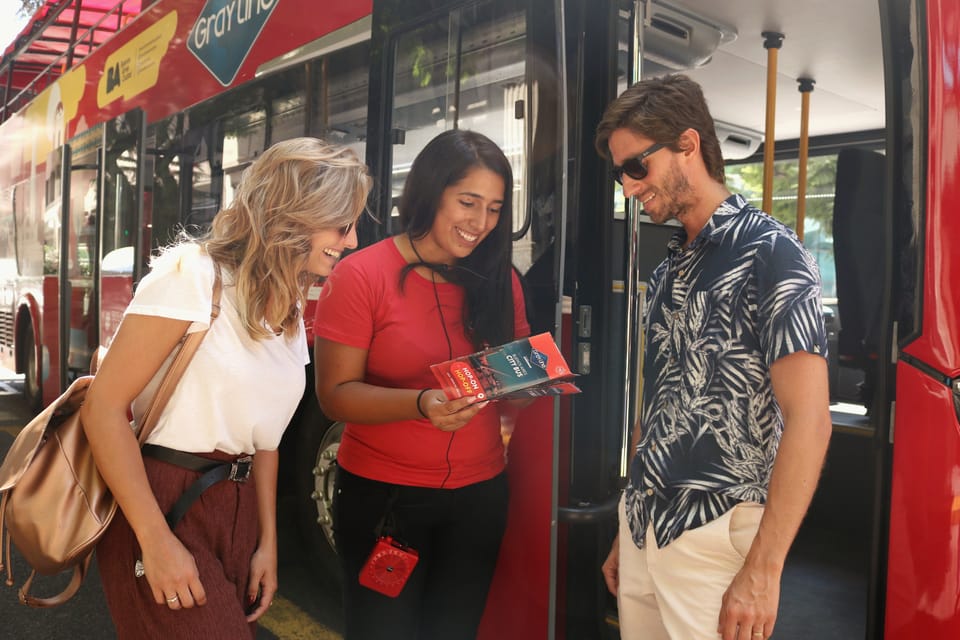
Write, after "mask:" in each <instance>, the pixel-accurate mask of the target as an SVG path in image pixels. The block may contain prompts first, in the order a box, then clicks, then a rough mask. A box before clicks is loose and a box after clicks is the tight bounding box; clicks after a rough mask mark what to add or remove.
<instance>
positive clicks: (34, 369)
mask: <svg viewBox="0 0 960 640" xmlns="http://www.w3.org/2000/svg"><path fill="white" fill-rule="evenodd" d="M20 346H21V348H22V349H23V351H22V353H23V360H22V363H23V373H24V376H23V396H24V399H25V400H26V401H27V407H29V409H30V410H31V411H39V410H40V405H41V401H42V400H43V393H42V390H41V388H40V366H39V364H38V361H37V340H36V337H35V336H34V333H33V324H31V323H30V321H29V320H27V322H25V323H24V325H23V333H22V335H21V339H20Z"/></svg>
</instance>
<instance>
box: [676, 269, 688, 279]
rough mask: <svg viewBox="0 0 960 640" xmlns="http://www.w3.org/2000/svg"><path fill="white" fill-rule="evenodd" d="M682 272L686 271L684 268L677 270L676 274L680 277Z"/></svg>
mask: <svg viewBox="0 0 960 640" xmlns="http://www.w3.org/2000/svg"><path fill="white" fill-rule="evenodd" d="M684 273H686V270H684V269H680V271H677V275H678V276H680V277H681V278H682V277H683V274H684Z"/></svg>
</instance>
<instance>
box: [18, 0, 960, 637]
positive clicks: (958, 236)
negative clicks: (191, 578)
mask: <svg viewBox="0 0 960 640" xmlns="http://www.w3.org/2000/svg"><path fill="white" fill-rule="evenodd" d="M321 7H322V8H321ZM777 34H780V35H777ZM958 43H960V6H958V5H957V3H956V2H954V1H952V0H844V1H843V2H832V3H797V2H795V0H741V1H740V2H726V3H720V2H715V1H714V0H595V1H592V2H586V1H585V0H326V1H325V2H323V3H319V4H318V3H316V2H314V1H313V0H202V1H201V0H159V1H156V2H148V1H147V0H143V1H142V2H137V1H136V0H126V2H119V3H116V4H114V2H113V0H47V1H46V2H45V3H44V5H43V6H42V8H41V9H40V11H39V12H38V13H37V15H36V16H34V18H33V20H32V21H31V23H30V24H29V25H28V26H27V28H25V29H24V31H23V33H22V34H21V37H20V38H18V40H17V41H16V42H15V43H14V44H13V45H11V46H10V47H8V49H7V50H6V51H5V52H4V54H3V58H2V60H0V82H2V83H3V84H2V86H3V93H2V95H3V97H4V99H3V102H2V104H0V120H2V124H0V364H3V365H4V366H7V367H10V368H15V369H16V370H17V371H18V372H21V373H23V374H24V375H25V388H26V392H27V395H28V397H29V398H30V399H31V401H33V402H34V403H35V404H37V405H39V404H41V403H43V402H49V401H50V400H52V399H53V398H54V397H56V395H57V394H58V393H59V392H60V390H61V389H63V388H64V387H65V385H66V384H67V383H68V382H69V381H70V380H71V379H72V378H74V377H75V376H77V375H80V374H83V373H85V372H86V366H87V364H86V363H87V362H88V361H89V355H90V354H91V352H92V350H93V348H94V347H95V346H96V345H97V344H100V343H105V342H106V341H107V340H108V339H109V337H110V335H111V334H112V332H113V331H114V329H115V328H116V324H117V322H118V319H119V317H120V313H121V312H122V309H123V307H124V305H125V304H126V302H127V301H128V300H129V298H130V294H131V291H132V289H133V287H135V286H136V283H137V281H138V280H139V278H140V277H141V276H142V275H143V273H144V271H145V269H146V265H147V260H148V257H149V255H150V253H151V251H152V250H153V249H154V248H156V247H157V246H159V245H162V244H165V243H167V242H169V241H170V240H171V239H173V237H174V236H175V234H176V232H177V231H178V230H179V229H180V228H186V229H187V230H192V231H202V230H203V229H204V228H205V227H206V225H207V224H208V223H209V221H210V219H211V216H212V215H213V214H214V213H216V211H217V210H218V209H219V208H220V207H221V206H223V205H224V204H225V203H227V202H229V199H230V198H231V195H232V191H233V187H234V185H235V183H236V180H237V179H238V178H239V175H240V172H241V171H242V169H243V168H244V167H245V166H246V165H247V164H248V163H249V162H251V161H252V160H253V159H254V158H256V157H257V155H258V154H259V153H260V152H261V151H262V150H263V149H264V148H265V147H266V146H268V145H269V144H271V143H273V142H276V141H278V140H282V139H284V138H288V137H293V136H300V135H315V136H321V137H324V138H327V139H330V140H332V141H335V142H340V143H342V144H346V145H350V146H351V147H353V148H354V149H356V150H357V151H358V152H359V153H360V154H361V155H362V156H363V157H365V158H366V159H367V162H368V164H369V166H370V168H371V170H372V172H373V174H374V176H375V178H376V186H375V189H374V193H373V194H372V195H371V199H370V208H371V210H372V211H373V212H374V213H375V216H376V218H377V220H376V221H375V220H372V219H369V220H368V219H365V220H363V221H362V223H361V225H360V227H359V232H360V235H361V243H362V244H369V243H371V242H373V241H375V240H377V239H379V238H382V237H385V236H386V235H389V234H391V233H393V232H394V231H395V228H396V218H395V215H394V214H395V211H394V206H393V205H394V199H395V198H396V197H397V196H398V194H399V190H400V188H401V186H402V184H403V180H404V178H405V176H406V172H407V170H408V169H409V165H410V162H411V160H412V159H413V157H414V156H415V155H416V153H417V152H418V151H419V150H420V149H421V148H422V146H423V145H424V143H425V142H426V141H427V140H429V139H430V138H432V137H433V136H434V135H435V134H436V133H437V132H439V131H441V130H444V129H449V128H454V127H460V128H469V129H475V130H479V131H482V132H483V133H485V134H487V135H488V136H490V137H491V138H492V139H493V140H495V141H496V142H498V143H499V144H500V145H501V146H502V147H503V149H504V150H505V152H506V153H507V155H508V157H509V158H510V159H511V162H512V163H513V168H514V171H515V175H516V180H515V189H516V192H515V194H514V196H515V197H514V201H515V202H516V203H517V206H516V211H515V219H514V240H515V246H514V256H515V262H516V266H517V267H518V269H519V270H520V271H521V273H523V274H524V276H525V280H526V283H527V289H528V291H527V293H528V306H529V315H530V318H531V322H532V325H533V328H534V330H535V331H551V332H553V333H554V335H555V336H556V338H557V340H558V342H559V343H560V344H561V345H562V347H563V348H564V350H565V352H566V355H567V359H568V362H570V364H571V365H572V366H573V367H574V369H575V370H576V371H577V372H578V373H579V374H580V378H579V380H578V384H579V386H580V387H581V388H582V389H583V393H581V394H579V395H577V396H575V397H572V398H570V397H567V398H564V399H562V400H561V399H541V400H539V401H538V402H537V403H535V404H534V405H532V406H531V407H530V408H528V409H527V410H525V411H524V412H523V413H521V415H520V416H518V418H517V420H516V423H515V424H513V425H504V434H505V437H509V438H510V446H509V466H508V470H509V475H510V482H511V506H510V516H509V524H508V531H507V534H506V539H505V543H504V546H503V551H502V553H501V557H500V561H499V564H498V570H497V575H496V577H495V582H494V586H493V590H492V593H491V596H490V599H489V601H488V604H487V613H486V615H485V618H484V622H483V626H482V629H481V637H482V638H493V637H498V638H523V639H526V638H576V639H580V638H611V637H616V635H617V630H616V628H617V617H616V603H615V601H614V600H613V598H612V597H611V596H610V595H609V594H608V593H607V592H606V589H605V587H604V585H603V583H602V579H601V576H600V573H599V567H600V564H601V562H602V560H603V558H604V557H605V556H606V553H607V551H608V549H609V544H610V541H611V539H612V537H613V535H614V532H615V504H616V499H617V497H618V493H619V490H620V489H621V487H622V486H623V483H624V478H625V476H626V471H627V470H626V462H627V458H628V452H627V450H626V448H627V443H628V442H629V437H628V434H629V432H630V429H631V427H632V423H633V421H634V419H635V416H636V415H637V413H638V407H637V398H638V397H639V388H640V385H641V384H642V380H640V379H639V376H638V371H640V366H639V365H640V358H641V353H642V350H641V347H642V336H641V335H640V334H639V333H638V331H637V327H638V325H639V322H638V318H639V317H640V316H641V315H642V313H643V309H642V308H641V305H640V301H641V300H642V295H641V294H642V292H643V290H644V287H645V280H646V278H647V277H648V275H649V274H650V272H651V271H652V269H653V267H654V266H655V265H656V264H657V263H658V262H659V261H660V260H661V259H662V258H663V256H664V255H665V247H664V245H665V243H666V240H667V238H668V237H669V235H670V233H671V232H672V230H673V229H672V228H671V227H670V226H669V225H668V226H655V225H653V224H652V223H651V222H650V220H649V219H646V218H645V217H644V215H643V214H642V212H640V211H637V210H635V209H634V208H633V206H632V204H631V203H629V202H625V201H624V199H623V197H622V193H621V192H620V191H619V190H618V188H617V185H616V184H615V183H614V182H613V181H612V179H611V178H610V177H609V171H608V169H609V167H608V166H607V165H606V163H605V162H604V161H603V160H601V159H600V158H599V157H598V156H597V154H596V153H595V152H594V151H593V148H592V137H593V130H594V127H595V126H596V123H597V122H598V120H599V118H600V114H601V113H602V111H603V108H604V107H605V106H606V104H607V103H608V102H609V101H610V100H611V99H612V98H613V97H614V96H615V95H617V94H618V93H619V92H620V91H621V90H623V89H624V88H625V87H626V86H627V85H628V84H629V83H630V82H631V81H633V80H635V79H638V78H641V77H646V76H649V75H653V74H659V73H665V72H671V71H682V72H684V73H688V74H689V75H691V76H692V77H693V78H695V79H696V80H697V81H699V82H700V83H701V85H702V86H703V87H704V91H705V93H706V96H707V99H708V102H709V103H710V106H711V110H712V112H713V114H714V116H715V118H716V120H717V127H718V131H719V133H720V134H721V139H722V141H723V150H724V156H725V159H726V160H727V167H726V171H727V180H728V184H729V186H730V188H731V189H732V190H734V191H739V192H741V193H744V194H745V195H746V196H747V197H748V198H749V199H752V200H756V202H758V203H760V204H762V206H763V208H765V209H766V210H768V211H769V212H770V213H771V214H773V215H774V216H776V217H778V218H781V219H782V220H784V221H785V222H787V223H788V224H791V225H795V227H796V228H797V231H798V233H802V234H803V238H804V242H805V244H806V245H807V246H808V248H810V250H811V251H812V252H813V253H814V255H815V256H816V257H817V260H818V262H819V264H820V267H821V272H822V274H823V279H824V299H823V304H824V309H825V311H826V317H827V321H828V331H829V336H830V353H831V356H830V379H831V401H832V403H833V404H832V406H831V409H832V414H833V418H834V437H833V440H832V442H831V447H830V452H829V454H828V459H827V463H826V466H825V469H824V473H823V477H822V480H821V485H820V488H819V490H818V492H817V495H816V497H815V498H814V502H813V504H812V505H811V509H810V513H809V514H808V517H807V519H806V521H805V523H804V526H803V527H802V529H801V531H800V534H799V536H798V539H797V543H796V544H795V546H794V549H793V551H792V553H791V556H790V559H789V560H788V565H787V568H786V571H785V574H784V585H783V597H782V598H781V611H780V618H779V620H778V624H777V634H778V637H785V638H798V637H814V636H815V637H822V636H824V635H825V632H826V631H829V632H830V633H833V634H834V637H837V638H853V637H866V638H885V639H889V640H901V639H902V640H907V639H912V638H916V637H923V638H929V639H944V640H946V639H947V638H950V639H953V638H956V637H957V636H958V634H960V422H958V420H960V342H958V336H960V296H958V295H957V294H956V293H954V291H955V289H954V288H953V287H952V286H951V285H950V284H949V283H950V282H951V281H953V279H954V278H960V264H958V260H960V258H958V257H957V256H960V251H957V249H956V248H955V247H954V246H953V245H954V244H960V220H958V218H957V217H956V216H954V215H951V213H950V211H951V207H950V204H949V203H951V202H955V201H957V199H958V198H960V169H958V167H960V139H958V138H960V78H958V73H960V71H958V69H960V66H958V61H960V53H958V52H960V45H958ZM306 317H307V318H309V317H310V313H309V311H308V312H307V313H306ZM339 434H340V427H339V426H338V425H336V424H329V422H328V421H326V420H325V419H324V418H323V416H322V415H321V414H320V412H319V409H318V408H317V406H316V402H315V401H314V400H313V398H312V385H310V384H308V387H307V389H305V394H304V400H303V402H302V404H301V407H300V409H299V410H298V414H297V416H296V417H295V419H294V424H292V425H291V428H290V429H289V430H288V433H287V435H286V436H285V438H284V443H283V445H282V447H283V456H284V457H283V465H282V469H283V473H284V474H285V477H284V478H283V488H284V490H287V491H290V492H292V493H293V494H295V495H296V499H297V500H298V501H299V505H300V507H301V512H302V520H303V524H304V527H303V528H304V532H305V534H306V535H307V536H308V537H310V539H311V540H312V541H313V542H312V547H313V548H314V549H315V550H316V557H315V558H314V560H315V561H316V562H317V566H318V567H319V570H320V571H323V572H326V573H329V575H330V576H334V577H335V576H336V563H335V557H334V555H333V554H334V551H333V549H332V547H331V546H330V545H329V543H328V535H327V534H329V532H330V526H331V522H330V516H329V511H328V507H329V500H330V497H331V496H330V489H331V485H332V483H331V480H332V475H333V474H332V471H334V470H335V468H336V449H337V443H338V438H339ZM334 582H335V579H334Z"/></svg>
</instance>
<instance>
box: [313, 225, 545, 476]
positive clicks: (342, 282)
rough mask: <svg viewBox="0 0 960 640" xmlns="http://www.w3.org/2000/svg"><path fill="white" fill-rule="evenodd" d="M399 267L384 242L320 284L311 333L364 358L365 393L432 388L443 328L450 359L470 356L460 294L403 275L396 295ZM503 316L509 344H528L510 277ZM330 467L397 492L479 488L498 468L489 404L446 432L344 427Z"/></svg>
mask: <svg viewBox="0 0 960 640" xmlns="http://www.w3.org/2000/svg"><path fill="white" fill-rule="evenodd" d="M406 264H407V261H406V260H405V259H404V257H403V256H402V255H401V254H400V251H399V249H397V246H396V244H395V243H394V241H393V238H387V239H386V240H382V241H380V242H378V243H376V244H374V245H371V246H370V247H367V248H365V249H363V250H361V251H358V252H356V253H354V254H351V255H349V256H347V257H346V258H344V259H343V261H342V262H340V263H339V264H338V265H337V266H336V268H335V269H334V270H333V273H332V274H331V275H330V277H329V278H328V279H327V281H326V283H325V284H324V285H323V290H322V291H321V293H320V299H319V300H318V301H317V314H316V317H315V319H314V323H313V331H314V334H315V335H316V336H317V337H319V338H324V339H327V340H332V341H334V342H339V343H341V344H345V345H348V346H351V347H357V348H359V349H366V351H367V368H366V376H365V378H364V381H365V382H367V383H369V384H372V385H377V386H381V387H391V388H400V389H425V388H427V387H432V388H438V386H439V384H438V382H437V380H436V378H435V377H434V376H433V373H432V372H431V371H430V365H431V364H434V363H437V362H443V361H444V360H448V359H449V358H450V353H449V351H448V347H447V341H446V338H445V337H444V327H446V332H447V334H448V335H449V336H450V343H451V345H452V348H453V357H457V356H462V355H467V354H469V353H473V352H474V351H476V349H475V348H474V347H473V345H472V344H471V343H470V341H469V340H468V339H467V338H466V336H465V335H464V332H463V315H462V309H463V304H464V295H463V288H462V287H460V286H458V285H454V284H449V283H437V284H436V293H434V291H435V290H434V284H433V283H432V282H431V281H430V280H427V279H426V278H424V277H422V276H421V275H419V274H417V273H416V272H411V273H409V274H408V275H407V277H406V279H405V281H404V288H403V291H401V290H400V286H399V282H400V271H401V270H402V269H403V267H404V266H406ZM437 296H439V298H440V308H441V310H442V315H441V313H438V310H437ZM513 308H514V333H515V337H517V338H520V337H524V336H527V335H529V334H530V325H529V324H528V323H527V316H526V312H525V310H524V304H523V291H522V290H521V288H520V281H519V279H518V278H517V276H516V273H514V275H513ZM441 322H442V323H443V324H442V325H441ZM337 462H338V463H339V464H340V465H342V466H343V467H344V468H345V469H346V470H348V471H350V472H351V473H355V474H357V475H359V476H363V477H365V478H371V479H373V480H379V481H382V482H390V483H395V484H403V485H412V486H421V487H440V486H443V487H444V488H448V489H454V488H457V487H462V486H465V485H468V484H473V483H476V482H481V481H483V480H488V479H490V478H492V477H494V476H495V475H497V474H498V473H500V472H501V471H502V470H503V466H504V462H503V440H502V439H501V437H500V415H499V412H498V411H497V403H496V402H492V403H490V404H489V405H487V406H486V407H485V408H484V409H482V410H481V411H480V412H479V413H478V414H477V415H476V416H475V417H474V418H473V420H471V421H470V422H469V423H468V424H467V425H466V426H464V427H463V428H461V429H460V430H458V431H456V432H453V433H449V432H446V431H441V430H440V429H437V428H436V427H434V426H433V425H432V424H431V423H430V421H429V420H423V419H419V420H403V421H399V422H389V423H385V424H353V423H349V422H348V423H347V425H346V430H345V431H344V434H343V440H342V441H341V443H340V450H339V453H338V454H337ZM448 475H449V477H448Z"/></svg>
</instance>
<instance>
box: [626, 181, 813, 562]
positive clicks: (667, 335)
mask: <svg viewBox="0 0 960 640" xmlns="http://www.w3.org/2000/svg"><path fill="white" fill-rule="evenodd" d="M685 241H686V233H685V232H684V231H683V230H682V229H681V230H680V231H678V232H677V233H676V234H674V236H673V238H672V239H671V240H670V242H669V243H668V245H667V248H668V257H667V259H666V260H664V261H663V262H662V263H661V264H660V265H659V266H658V267H657V269H656V270H655V271H654V273H653V276H652V278H651V281H650V286H649V287H648V290H647V296H646V305H645V313H644V335H645V346H644V363H643V407H642V410H641V433H642V435H641V439H640V442H639V443H638V446H637V450H636V455H635V456H634V459H633V462H632V465H631V468H630V481H629V483H628V485H627V488H626V492H625V500H626V510H627V519H628V521H629V524H630V531H631V533H632V537H633V540H634V542H635V543H636V544H637V546H639V547H641V548H642V547H643V546H644V543H645V535H646V531H647V528H648V525H650V524H652V525H653V532H654V534H655V536H656V543H657V545H658V546H659V547H662V546H664V545H667V544H669V543H670V542H671V541H673V540H674V539H676V538H677V537H678V536H680V534H682V533H683V532H684V531H686V530H688V529H694V528H696V527H699V526H702V525H705V524H707V523H708V522H710V521H712V520H714V519H715V518H718V517H719V516H721V515H722V514H723V513H725V512H726V511H728V510H729V509H731V508H732V507H734V506H735V505H736V504H738V503H740V502H757V503H761V504H762V503H765V502H766V498H767V486H768V484H769V481H770V474H771V472H772V468H773V461H774V458H775V457H776V455H777V447H778V446H779V444H780V436H781V434H782V432H783V417H782V415H781V412H780V408H779V406H778V405H777V402H776V399H775V398H774V395H773V389H772V386H771V383H770V365H771V364H773V362H775V361H776V360H777V359H778V358H782V357H783V356H786V355H789V354H791V353H794V352H797V351H808V352H811V353H815V354H819V355H821V356H823V357H826V355H827V339H826V331H825V329H824V324H823V308H822V304H821V299H820V297H821V293H820V273H819V270H818V268H817V264H816V262H815V260H814V258H813V257H812V256H811V255H810V253H809V252H808V251H807V250H806V249H805V248H804V247H803V245H802V244H801V242H800V240H799V239H798V238H797V236H796V235H795V234H794V233H793V232H792V231H791V230H790V229H788V228H786V227H785V226H784V225H783V224H781V223H780V222H778V221H776V220H774V219H773V218H771V217H770V216H768V215H767V214H765V213H763V212H762V211H760V210H759V209H757V208H755V207H753V206H751V205H749V204H747V202H746V200H745V199H744V198H743V197H742V196H739V195H732V196H730V197H729V198H727V199H726V200H725V201H724V202H723V203H722V204H721V205H720V206H719V207H718V208H717V210H716V211H715V212H714V214H713V216H712V217H711V218H710V220H709V221H708V222H707V224H706V225H705V226H704V228H703V229H702V230H701V231H700V233H699V234H698V235H697V237H696V238H695V239H694V241H693V242H691V243H690V245H689V246H688V247H687V248H686V249H684V248H683V244H684V242H685Z"/></svg>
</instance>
